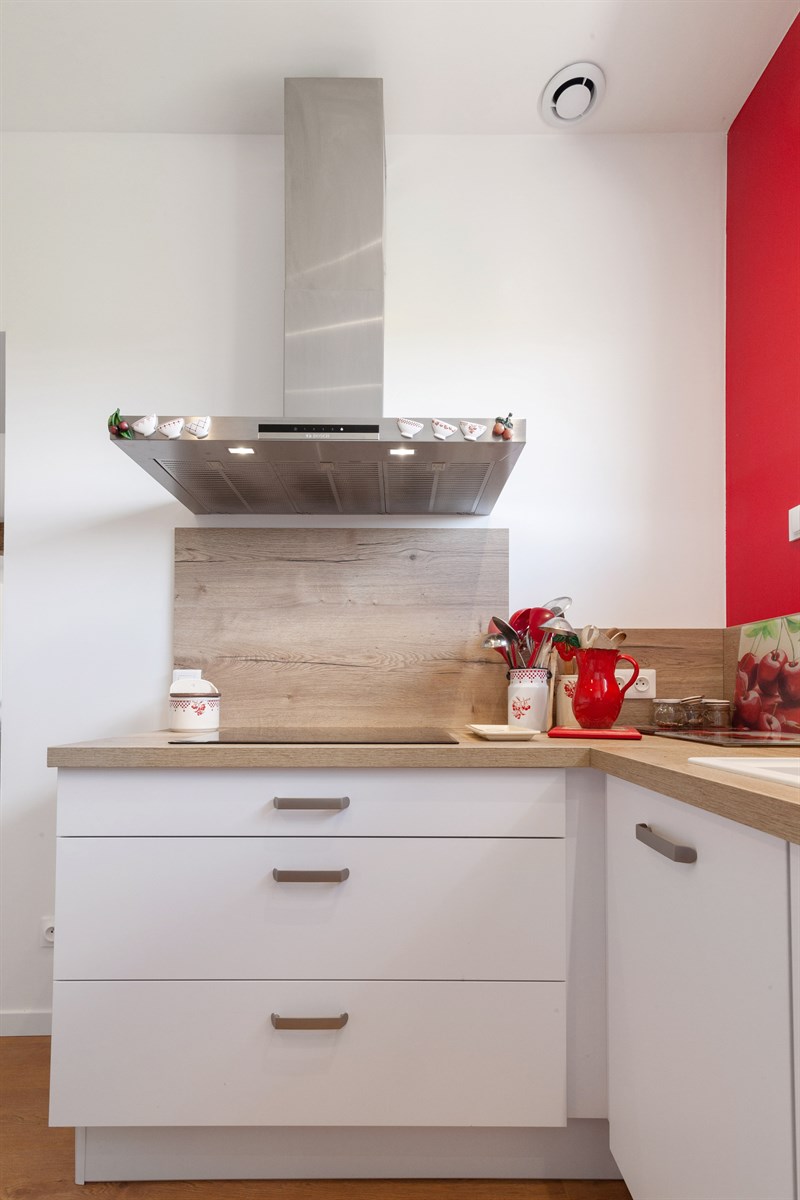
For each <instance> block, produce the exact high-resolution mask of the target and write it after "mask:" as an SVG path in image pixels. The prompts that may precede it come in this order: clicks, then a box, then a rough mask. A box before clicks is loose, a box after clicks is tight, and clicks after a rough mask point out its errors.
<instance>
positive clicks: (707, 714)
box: [703, 700, 731, 729]
mask: <svg viewBox="0 0 800 1200" xmlns="http://www.w3.org/2000/svg"><path fill="white" fill-rule="evenodd" d="M730 727H731V702H730V700H704V701H703V728H704V729H730Z"/></svg>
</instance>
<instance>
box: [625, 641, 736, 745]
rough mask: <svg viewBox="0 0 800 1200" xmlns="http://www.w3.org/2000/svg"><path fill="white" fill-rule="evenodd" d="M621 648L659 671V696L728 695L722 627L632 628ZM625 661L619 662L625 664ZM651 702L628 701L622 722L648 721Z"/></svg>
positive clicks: (641, 663)
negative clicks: (724, 680) (725, 682)
mask: <svg viewBox="0 0 800 1200" xmlns="http://www.w3.org/2000/svg"><path fill="white" fill-rule="evenodd" d="M627 633H628V637H627V639H626V641H625V644H624V645H623V646H622V650H623V652H624V653H625V654H630V655H631V657H632V658H635V659H636V661H637V662H638V664H639V666H640V667H648V668H651V669H654V670H655V671H656V693H657V695H658V696H659V697H662V698H664V697H673V696H674V697H677V698H679V699H680V697H681V696H697V695H700V696H707V697H708V698H709V699H720V698H723V699H724V697H725V695H726V693H725V691H724V684H723V634H724V630H722V629H629V630H628V631H627ZM626 665H627V664H626V663H620V666H621V667H625V666H626ZM652 709H653V706H652V701H650V700H626V701H625V702H624V704H623V706H622V713H621V715H620V723H624V722H625V721H629V722H633V723H636V722H642V723H644V722H649V720H650V718H651V716H652Z"/></svg>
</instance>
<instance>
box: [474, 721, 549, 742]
mask: <svg viewBox="0 0 800 1200" xmlns="http://www.w3.org/2000/svg"><path fill="white" fill-rule="evenodd" d="M467 729H470V730H472V732H473V733H477V735H478V737H482V738H486V740H487V742H529V741H530V740H531V738H534V737H536V734H537V733H538V732H539V730H538V729H511V728H510V727H509V726H508V725H468V726H467Z"/></svg>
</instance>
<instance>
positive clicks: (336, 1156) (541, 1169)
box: [76, 1120, 620, 1182]
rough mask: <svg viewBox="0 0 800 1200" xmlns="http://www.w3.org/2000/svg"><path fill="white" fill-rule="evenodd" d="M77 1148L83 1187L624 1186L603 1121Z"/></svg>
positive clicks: (182, 1134) (275, 1133) (93, 1136)
mask: <svg viewBox="0 0 800 1200" xmlns="http://www.w3.org/2000/svg"><path fill="white" fill-rule="evenodd" d="M84 1132H85V1159H84V1157H83V1155H84V1150H83V1133H84ZM76 1149H77V1150H78V1157H77V1158H76V1179H77V1181H78V1182H83V1179H82V1178H81V1176H83V1178H85V1180H86V1181H87V1182H88V1181H89V1180H92V1181H98V1180H102V1181H103V1182H109V1181H113V1180H120V1179H125V1180H145V1179H381V1178H383V1179H409V1178H412V1179H423V1178H424V1179H619V1178H620V1174H619V1170H618V1168H617V1164H616V1163H615V1162H614V1159H613V1158H612V1157H611V1153H610V1151H609V1149H608V1122H607V1121H603V1120H581V1121H570V1122H569V1123H568V1124H567V1126H566V1127H564V1128H556V1129H550V1128H548V1129H544V1128H542V1129H478V1128H471V1129H439V1128H426V1129H415V1128H387V1127H385V1126H383V1127H381V1128H378V1129H361V1128H356V1127H346V1128H332V1127H329V1126H322V1127H320V1126H318V1127H315V1128H311V1129H309V1128H292V1127H288V1126H281V1127H280V1128H274V1127H271V1128H267V1127H264V1128H254V1127H244V1128H237V1127H235V1126H224V1127H218V1128H214V1129H206V1128H200V1127H196V1128H195V1127H182V1128H159V1127H151V1128H147V1129H142V1128H136V1129H133V1128H102V1129H101V1128H89V1129H86V1130H85V1131H81V1141H80V1143H78V1142H76Z"/></svg>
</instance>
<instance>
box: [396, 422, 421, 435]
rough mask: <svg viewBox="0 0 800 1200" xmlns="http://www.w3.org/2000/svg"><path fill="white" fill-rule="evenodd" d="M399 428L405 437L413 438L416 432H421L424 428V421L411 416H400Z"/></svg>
mask: <svg viewBox="0 0 800 1200" xmlns="http://www.w3.org/2000/svg"><path fill="white" fill-rule="evenodd" d="M397 428H398V429H399V430H400V432H401V433H402V435H403V437H404V438H413V436H414V434H415V433H419V431H420V430H421V429H424V425H423V424H422V421H412V420H411V418H410V417H398V418H397Z"/></svg>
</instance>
